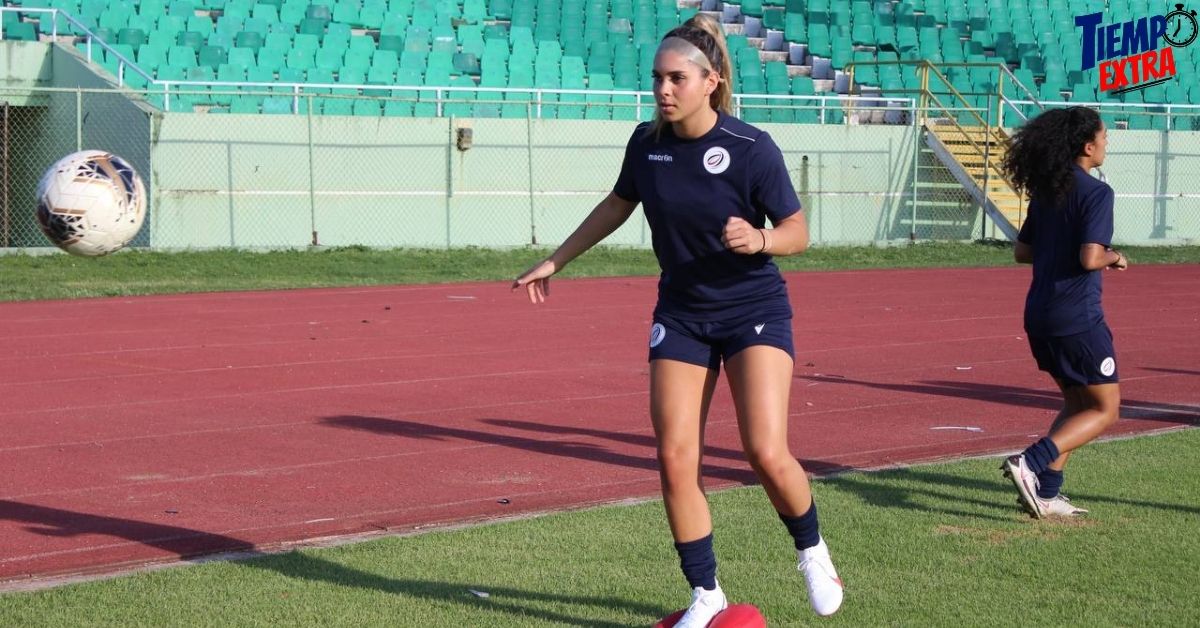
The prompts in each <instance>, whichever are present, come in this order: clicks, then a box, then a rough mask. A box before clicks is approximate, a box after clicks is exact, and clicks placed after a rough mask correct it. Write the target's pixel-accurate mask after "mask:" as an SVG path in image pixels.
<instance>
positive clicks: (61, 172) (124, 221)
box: [37, 150, 146, 257]
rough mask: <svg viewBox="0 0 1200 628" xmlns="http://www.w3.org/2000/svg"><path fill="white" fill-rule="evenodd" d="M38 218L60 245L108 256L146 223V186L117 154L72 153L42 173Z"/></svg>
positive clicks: (93, 254) (82, 253)
mask: <svg viewBox="0 0 1200 628" xmlns="http://www.w3.org/2000/svg"><path fill="white" fill-rule="evenodd" d="M37 219H38V224H39V225H41V227H42V232H44V233H45V234H46V237H47V238H49V239H50V241H51V242H53V243H54V245H55V246H57V247H58V248H60V249H62V250H64V251H66V252H68V253H73V254H75V255H84V256H88V257H95V256H98V255H107V254H109V253H112V252H113V251H116V250H119V249H121V248H123V247H125V245H127V244H129V243H130V241H132V240H133V238H134V236H136V235H137V232H138V230H139V229H141V228H142V222H143V221H144V220H145V219H146V186H145V185H144V184H143V183H142V178H141V177H140V176H138V173H137V171H136V170H134V169H133V166H132V165H130V163H129V162H128V161H125V160H124V159H122V158H120V157H118V156H116V155H114V154H112V153H106V152H104V151H101V150H84V151H79V152H77V153H71V154H70V155H67V156H66V157H63V158H62V159H60V160H58V163H56V164H54V165H53V166H50V168H49V169H48V170H47V171H46V174H44V175H42V180H41V182H40V183H38V189H37Z"/></svg>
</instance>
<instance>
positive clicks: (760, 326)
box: [754, 323, 767, 334]
mask: <svg viewBox="0 0 1200 628" xmlns="http://www.w3.org/2000/svg"><path fill="white" fill-rule="evenodd" d="M766 326H767V324H766V323H759V324H757V325H755V326H754V333H755V334H762V330H763V327H766Z"/></svg>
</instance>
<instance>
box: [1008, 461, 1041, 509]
mask: <svg viewBox="0 0 1200 628" xmlns="http://www.w3.org/2000/svg"><path fill="white" fill-rule="evenodd" d="M1000 470H1001V471H1003V472H1004V477H1006V478H1008V479H1010V480H1012V482H1013V484H1014V485H1016V487H1017V494H1018V495H1020V497H1021V505H1022V506H1024V507H1025V510H1026V511H1028V512H1029V514H1031V515H1033V518H1034V519H1041V518H1042V517H1044V516H1046V513H1045V512H1043V511H1042V510H1041V506H1040V504H1039V503H1038V502H1039V501H1042V500H1039V499H1038V496H1037V490H1038V479H1037V476H1036V475H1034V474H1033V471H1030V470H1029V467H1028V466H1026V465H1025V456H1022V455H1016V456H1009V457H1008V458H1005V459H1004V462H1003V463H1002V464H1001V465H1000Z"/></svg>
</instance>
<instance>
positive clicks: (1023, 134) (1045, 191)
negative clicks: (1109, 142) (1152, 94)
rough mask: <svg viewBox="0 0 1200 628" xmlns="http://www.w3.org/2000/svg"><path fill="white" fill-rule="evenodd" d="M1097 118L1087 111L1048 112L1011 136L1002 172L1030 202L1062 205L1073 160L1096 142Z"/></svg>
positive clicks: (1069, 184) (1072, 109) (1092, 111)
mask: <svg viewBox="0 0 1200 628" xmlns="http://www.w3.org/2000/svg"><path fill="white" fill-rule="evenodd" d="M1101 127H1102V124H1101V121H1100V114H1098V113H1096V112H1095V111H1094V110H1092V109H1088V108H1087V107H1068V108H1066V109H1051V110H1049V111H1045V112H1043V113H1042V114H1041V115H1039V116H1037V117H1036V118H1034V119H1032V120H1030V121H1029V122H1027V123H1026V124H1025V126H1022V127H1020V128H1019V129H1017V131H1016V133H1014V134H1013V137H1012V141H1011V143H1010V144H1009V147H1008V151H1007V152H1006V153H1005V155H1004V172H1005V173H1006V174H1007V175H1008V179H1009V182H1011V183H1012V185H1013V187H1015V188H1016V189H1017V191H1024V192H1025V193H1026V194H1027V195H1028V196H1029V198H1030V199H1038V200H1040V201H1042V202H1048V203H1053V204H1054V205H1060V204H1062V203H1063V202H1064V201H1065V200H1066V198H1067V194H1068V193H1069V192H1070V191H1071V187H1072V186H1073V185H1074V181H1075V179H1074V168H1075V160H1076V159H1077V158H1078V157H1079V156H1080V155H1081V154H1083V147H1084V146H1086V145H1087V143H1088V142H1091V141H1093V140H1095V139H1096V134H1097V133H1099V132H1100V129H1101Z"/></svg>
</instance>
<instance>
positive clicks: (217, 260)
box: [0, 242, 1200, 301]
mask: <svg viewBox="0 0 1200 628" xmlns="http://www.w3.org/2000/svg"><path fill="white" fill-rule="evenodd" d="M1122 250H1124V251H1125V252H1126V253H1127V254H1128V256H1129V259H1130V260H1131V263H1132V264H1134V265H1135V266H1136V265H1137V264H1154V263H1195V262H1200V247H1198V246H1192V247H1140V248H1139V247H1132V248H1127V249H1122ZM548 253H549V251H548V250H547V249H533V248H521V249H509V250H491V249H449V250H446V249H395V250H376V249H367V248H361V247H350V248H338V249H328V250H321V251H277V252H266V253H253V252H244V251H205V252H185V253H154V252H146V251H121V252H119V253H117V254H115V255H112V256H109V257H101V258H80V257H73V256H69V255H66V254H62V255H24V254H16V255H0V274H2V275H3V277H4V281H3V282H2V283H0V301H14V300H27V299H71V298H79V297H97V296H127V295H135V294H160V293H177V292H205V291H213V290H273V289H282V288H312V287H325V286H365V285H389V284H411V283H430V282H454V281H503V280H511V279H512V278H513V277H515V276H516V275H517V274H519V273H520V272H521V271H523V270H525V269H526V268H528V267H529V266H530V265H531V264H533V263H534V262H535V261H537V260H539V259H541V258H542V257H544V256H545V255H547V254H548ZM776 263H778V264H779V266H780V267H781V268H783V269H784V270H842V269H861V268H935V267H972V266H1002V265H1010V264H1013V261H1012V247H1011V246H1010V245H1008V244H1003V243H985V244H972V243H953V242H927V243H920V244H914V245H904V246H894V247H875V246H863V247H816V248H813V249H810V250H809V251H807V252H806V253H804V254H803V255H798V256H794V257H788V258H776ZM657 273H658V266H657V264H656V262H655V260H654V255H653V254H652V253H651V252H650V251H649V250H641V249H627V248H610V247H599V248H596V249H594V250H592V251H589V252H588V253H587V254H585V255H583V256H582V257H580V258H579V259H578V260H576V261H575V262H574V263H572V264H571V265H570V266H568V267H567V268H566V269H565V270H564V272H563V275H562V276H564V277H596V276H622V275H653V274H657Z"/></svg>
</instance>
